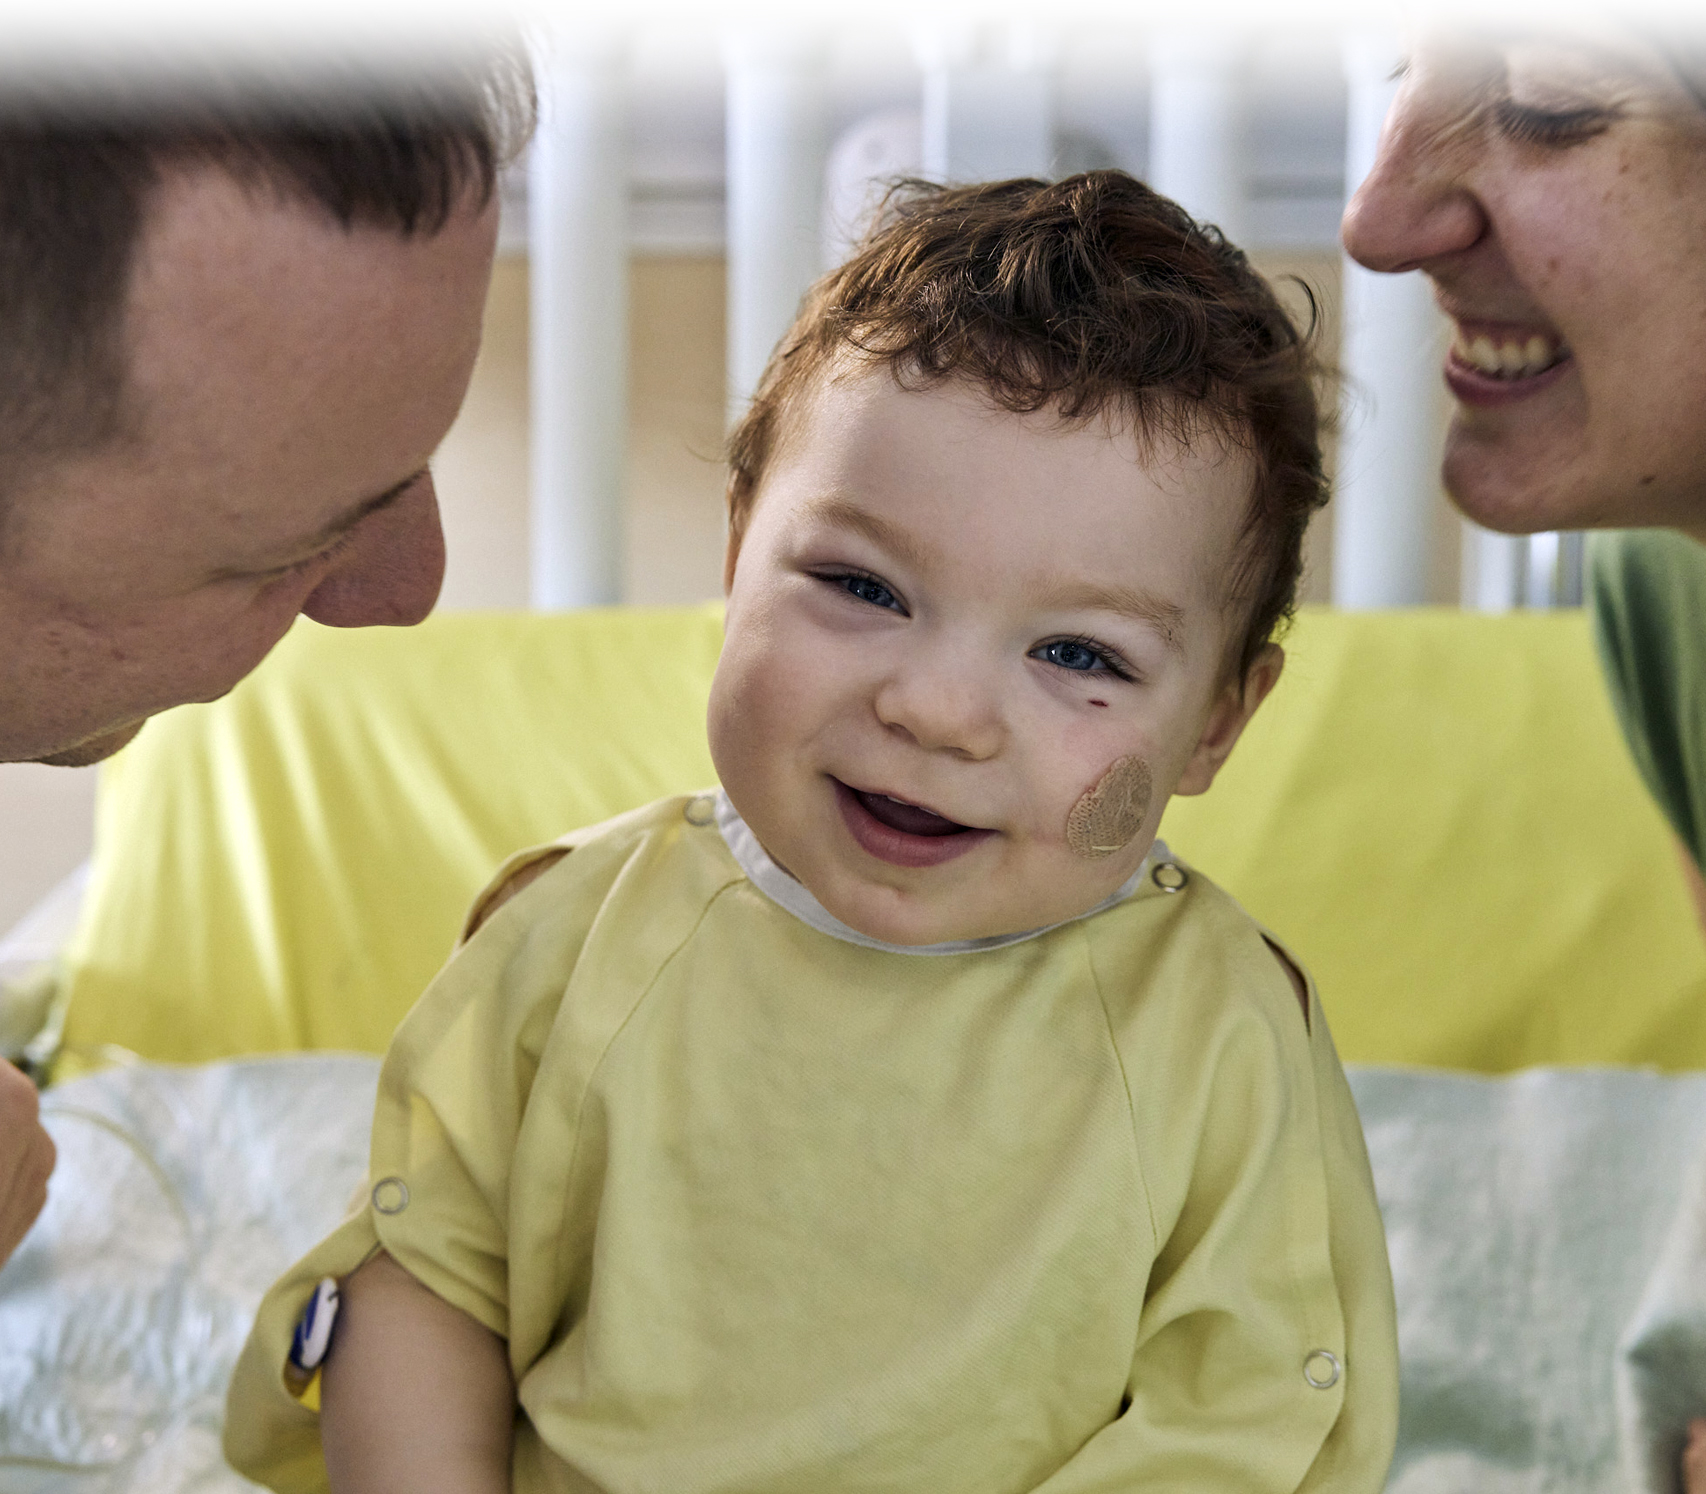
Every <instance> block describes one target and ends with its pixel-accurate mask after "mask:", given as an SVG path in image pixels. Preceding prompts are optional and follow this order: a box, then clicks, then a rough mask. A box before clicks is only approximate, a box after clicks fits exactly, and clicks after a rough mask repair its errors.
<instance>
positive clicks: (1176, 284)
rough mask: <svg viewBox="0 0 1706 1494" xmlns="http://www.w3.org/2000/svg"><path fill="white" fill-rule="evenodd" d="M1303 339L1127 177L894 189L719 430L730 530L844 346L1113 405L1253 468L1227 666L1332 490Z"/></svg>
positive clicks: (1273, 605)
mask: <svg viewBox="0 0 1706 1494" xmlns="http://www.w3.org/2000/svg"><path fill="white" fill-rule="evenodd" d="M1305 289H1307V288H1305ZM1311 306H1312V307H1313V298H1312V297H1311ZM1312 337H1313V326H1311V328H1310V329H1309V330H1308V331H1304V330H1300V329H1299V328H1298V326H1297V325H1296V324H1295V323H1294V322H1293V321H1292V319H1291V317H1290V316H1289V315H1288V314H1287V312H1286V310H1285V308H1284V307H1283V306H1282V305H1281V304H1280V301H1279V299H1278V297H1277V296H1275V294H1274V292H1273V290H1272V289H1271V288H1270V287H1269V285H1268V284H1267V282H1266V281H1265V280H1263V279H1262V277H1261V276H1260V275H1258V274H1257V273H1256V272H1255V271H1254V270H1253V269H1252V268H1251V267H1250V264H1249V261H1248V260H1247V259H1246V258H1245V257H1244V255H1243V254H1242V253H1241V252H1240V251H1239V250H1238V249H1236V248H1234V247H1233V246H1232V245H1231V244H1229V243H1227V242H1226V240H1225V238H1223V237H1222V236H1221V234H1220V232H1219V230H1218V229H1215V228H1211V227H1207V226H1205V225H1202V224H1199V223H1197V222H1195V221H1194V220H1193V219H1192V218H1191V217H1190V216H1189V215H1188V214H1187V213H1186V212H1185V211H1184V209H1182V208H1180V207H1179V206H1178V205H1177V204H1176V203H1174V202H1171V201H1169V200H1168V199H1167V198H1164V197H1161V196H1159V195H1158V194H1157V193H1155V192H1152V191H1151V190H1150V189H1149V188H1148V187H1146V186H1144V185H1143V184H1142V183H1141V182H1139V181H1137V180H1136V179H1135V178H1133V177H1131V176H1128V175H1127V174H1126V173H1125V172H1123V171H1091V172H1085V173H1083V174H1082V175H1079V176H1072V177H1068V178H1066V179H1065V180H1064V181H1060V182H1055V183H1052V184H1051V183H1048V182H1042V181H1034V180H1018V181H1006V182H991V183H986V184H983V185H978V186H969V187H942V186H937V185H934V184H931V183H928V182H918V181H907V182H902V183H899V184H898V185H897V186H896V187H895V188H893V189H892V190H891V191H890V193H889V195H888V197H887V198H886V200H885V202H884V204H883V206H882V208H881V209H880V210H879V212H878V215H877V218H876V220H875V222H874V224H873V226H872V228H871V230H870V232H869V233H868V234H867V235H866V236H865V239H864V241H863V242H862V243H861V245H860V247H859V248H858V250H857V251H856V252H855V253H854V255H853V257H852V258H851V259H849V260H848V261H847V262H846V263H845V264H844V265H842V266H841V267H840V268H839V269H837V270H834V271H832V272H831V273H830V274H828V275H826V276H824V278H823V279H821V280H820V281H818V282H817V284H816V285H814V286H813V287H812V289H811V290H810V291H809V292H808V293H807V295H806V298H805V301H804V303H803V304H802V306H801V309H800V313H799V315H798V317H797V318H796V319H795V321H794V324H793V326H792V327H791V328H790V329H789V331H788V333H787V335H786V336H785V337H784V338H783V339H782V341H781V342H780V343H779V344H778V345H777V348H776V351H775V353H774V354H773V355H772V357H771V359H770V363H769V365H768V366H767V367H766V369H765V371H764V376H763V377H762V378H761V379H760V381H759V385H758V390H757V393H756V394H755V395H754V397H753V400H752V404H751V406H750V408H749V409H748V410H747V412H746V414H745V416H744V417H743V418H742V419H741V420H740V422H739V423H738V424H737V425H736V426H735V428H734V430H733V432H732V433H731V435H730V437H729V478H728V494H727V496H728V510H729V528H730V533H731V535H732V536H733V537H734V538H735V540H736V541H737V542H738V540H739V538H740V536H741V534H742V532H743V531H744V528H745V525H746V522H747V520H748V518H749V516H750V514H751V510H752V505H753V503H754V501H755V499H756V497H757V493H758V488H759V485H760V483H761V482H762V480H763V477H764V472H765V468H766V466H767V465H768V463H769V462H770V460H771V458H772V457H773V456H774V454H775V452H776V450H777V446H778V444H779V442H780V440H781V439H782V436H783V432H784V428H785V422H786V419H787V416H788V414H789V412H790V410H791V409H792V408H793V407H794V406H795V405H797V404H798V403H799V402H800V401H801V400H802V398H803V397H805V396H806V395H807V394H808V393H809V392H810V390H811V389H812V387H813V386H814V384H815V383H816V381H818V380H821V379H823V378H824V377H826V376H829V375H830V373H831V371H832V370H833V369H834V368H836V367H837V366H839V365H841V364H842V363H844V362H845V361H847V360H848V359H855V360H858V361H859V362H862V363H866V364H869V365H872V366H878V367H886V368H887V369H889V370H890V371H891V372H892V373H893V375H894V376H895V377H896V379H898V380H899V381H900V382H901V384H902V385H903V386H904V387H908V388H917V387H921V386H927V385H929V384H933V383H936V382H938V381H941V380H944V379H950V378H953V379H963V380H965V381H967V382H968V383H970V384H972V385H974V386H976V387H978V388H980V389H982V390H983V391H984V392H985V393H986V394H987V395H988V396H989V398H990V399H991V400H993V401H994V402H995V403H996V404H997V405H998V406H999V407H1001V408H1003V409H1007V410H1011V411H1014V412H1016V413H1023V412H1033V411H1044V410H1048V411H1053V412H1055V413H1057V414H1058V415H1059V416H1060V417H1061V418H1062V419H1064V420H1066V421H1069V422H1081V421H1089V420H1092V419H1095V418H1097V417H1099V416H1103V415H1107V416H1111V417H1113V418H1115V419H1116V420H1120V421H1123V422H1125V423H1126V424H1127V425H1128V426H1129V427H1130V428H1131V429H1132V430H1133V431H1134V433H1135V434H1136V436H1137V438H1138V440H1139V442H1140V443H1144V444H1148V443H1153V442H1155V441H1156V440H1158V439H1159V440H1177V441H1179V442H1181V443H1182V444H1184V445H1186V446H1187V447H1188V446H1189V445H1190V444H1191V443H1192V442H1194V441H1197V440H1199V439H1201V438H1203V437H1205V436H1207V437H1208V438H1210V439H1218V440H1223V441H1227V442H1230V443H1232V444H1234V445H1235V446H1237V447H1240V448H1242V449H1243V450H1245V451H1246V452H1248V453H1249V455H1250V456H1251V458H1252V459H1253V462H1254V466H1255V482H1254V485H1253V491H1252V493H1251V496H1250V506H1249V511H1248V514H1247V516H1246V521H1245V527H1244V532H1243V535H1242V537H1241V539H1240V543H1239V548H1238V554H1237V559H1236V564H1235V567H1234V575H1233V577H1232V581H1231V596H1230V597H1229V599H1228V605H1230V606H1235V607H1237V608H1238V609H1239V610H1240V611H1241V612H1242V613H1243V616H1244V618H1245V622H1246V625H1245V628H1244V631H1243V636H1242V638H1241V639H1239V640H1238V646H1237V652H1236V656H1235V657H1236V663H1237V666H1238V668H1239V672H1240V674H1242V673H1243V672H1244V671H1246V670H1247V669H1248V667H1249V665H1250V664H1251V663H1252V662H1253V661H1254V659H1255V657H1256V654H1257V653H1258V652H1259V650H1260V649H1261V647H1262V645H1263V644H1264V643H1266V642H1267V641H1268V640H1269V639H1270V638H1271V637H1272V636H1273V635H1274V633H1275V631H1276V629H1278V628H1279V626H1280V625H1281V624H1282V623H1283V622H1284V621H1285V620H1286V619H1287V618H1289V617H1290V615H1291V612H1292V610H1293V608H1294V606H1295V602H1296V592H1297V583H1298V578H1299V576H1300V574H1301V572H1302V567H1303V534H1304V530H1305V529H1306V528H1307V527H1308V524H1309V520H1310V517H1311V516H1312V515H1313V514H1314V513H1315V512H1316V510H1318V509H1319V508H1320V507H1321V506H1322V505H1323V504H1324V503H1325V502H1326V501H1327V483H1326V478H1325V476H1324V474H1323V470H1322V462H1321V445H1320V433H1321V416H1320V411H1319V408H1318V405H1317V401H1316V394H1315V388H1314V380H1315V379H1316V377H1317V376H1318V373H1319V370H1318V367H1317V364H1316V360H1315V355H1314V352H1313V348H1312Z"/></svg>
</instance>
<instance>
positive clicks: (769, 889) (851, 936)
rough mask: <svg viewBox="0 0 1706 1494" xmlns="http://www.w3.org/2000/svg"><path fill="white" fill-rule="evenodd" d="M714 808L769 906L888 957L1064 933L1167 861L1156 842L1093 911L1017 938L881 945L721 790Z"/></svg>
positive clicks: (968, 949) (970, 949) (967, 950)
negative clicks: (781, 856) (820, 894)
mask: <svg viewBox="0 0 1706 1494" xmlns="http://www.w3.org/2000/svg"><path fill="white" fill-rule="evenodd" d="M716 805H717V829H718V830H720V831H721V832H722V835H723V841H724V843H725V844H726V845H727V846H728V848H729V854H730V855H732V856H733V857H734V858H735V860H736V861H737V862H739V864H740V869H741V870H742V871H743V872H745V873H746V875H747V879H748V880H749V881H750V882H751V883H752V885H753V886H754V887H756V888H757V889H758V890H759V891H760V892H762V893H763V894H764V895H765V896H766V897H767V898H769V899H770V901H771V902H773V903H775V904H776V905H777V906H778V907H780V908H782V909H784V910H786V911H787V912H789V913H792V914H793V915H794V917H795V918H797V919H799V920H800V922H801V923H806V924H810V925H811V926H812V927H813V928H814V929H816V930H817V931H818V932H819V933H822V934H828V935H829V936H830V937H831V938H834V939H841V940H844V941H845V942H846V943H848V944H858V945H862V946H863V947H864V948H866V949H881V950H886V951H888V952H889V953H890V954H903V955H957V954H976V953H978V952H980V951H982V950H985V949H1005V948H1006V947H1007V946H1008V945H1009V944H1022V943H1024V942H1025V940H1027V939H1035V938H1036V937H1037V936H1038V935H1040V934H1046V933H1048V932H1049V930H1050V929H1058V928H1064V927H1065V926H1066V925H1067V924H1069V923H1077V922H1078V920H1079V919H1081V918H1091V917H1093V916H1094V915H1095V914H1097V913H1101V912H1103V911H1104V910H1105V909H1108V908H1112V907H1113V906H1114V905H1115V904H1116V903H1123V902H1124V901H1125V900H1126V899H1127V898H1128V897H1130V896H1131V895H1132V893H1133V892H1135V891H1136V890H1137V885H1138V883H1139V882H1141V881H1142V880H1143V874H1144V872H1145V870H1147V869H1148V867H1149V866H1150V864H1151V863H1153V862H1157V861H1165V860H1167V859H1168V851H1167V847H1166V846H1165V845H1163V844H1162V843H1161V842H1160V841H1156V842H1155V844H1154V846H1153V847H1152V848H1151V849H1150V852H1149V854H1148V855H1147V856H1146V857H1144V859H1143V864H1142V865H1141V866H1139V867H1138V869H1137V870H1136V871H1134V872H1133V873H1132V874H1131V876H1130V877H1129V878H1127V879H1126V881H1125V882H1123V883H1122V884H1121V885H1120V886H1119V887H1118V888H1116V889H1115V890H1114V892H1113V893H1111V894H1110V895H1109V896H1107V897H1105V898H1103V899H1102V901H1101V902H1099V903H1097V904H1096V906H1095V907H1094V908H1086V909H1085V910H1084V911H1083V912H1082V913H1080V914H1078V915H1077V917H1075V918H1065V919H1062V920H1061V921H1060V922H1059V923H1051V924H1049V925H1047V926H1046V927H1044V928H1040V929H1026V930H1024V931H1022V932H1020V933H1017V934H993V935H991V936H989V937H988V938H984V939H949V940H946V941H944V942H943V943H941V944H890V943H888V942H887V941H886V940H882V939H873V938H871V936H870V935H869V934H861V933H860V932H859V931H858V929H855V928H851V927H849V926H848V925H847V924H845V923H843V922H842V921H841V920H840V919H839V918H837V917H836V916H835V915H834V914H833V913H831V912H830V911H829V909H827V908H826V907H824V905H823V904H822V903H820V902H819V901H818V900H817V899H816V898H815V897H813V896H812V894H811V893H810V892H809V891H808V890H807V888H806V886H805V884H804V883H803V882H800V881H797V880H796V879H795V878H793V877H791V876H789V875H788V873H787V872H785V871H783V870H782V868H781V867H779V866H778V865H777V864H776V863H775V862H774V861H772V860H771V859H770V853H769V852H768V851H766V850H765V849H764V847H763V846H761V845H760V844H759V843H758V837H757V836H756V835H754V834H753V833H752V831H751V829H750V828H749V827H748V826H747V823H746V821H745V820H743V819H742V818H741V817H740V811H739V810H737V809H736V808H735V807H734V805H733V804H732V803H731V802H730V801H729V796H728V795H727V794H726V793H724V792H723V790H722V789H718V790H717V794H716Z"/></svg>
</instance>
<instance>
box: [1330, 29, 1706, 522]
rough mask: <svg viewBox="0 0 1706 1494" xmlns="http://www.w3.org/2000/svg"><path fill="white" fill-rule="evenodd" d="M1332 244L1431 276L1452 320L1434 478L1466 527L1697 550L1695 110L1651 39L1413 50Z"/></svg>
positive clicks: (1699, 400)
mask: <svg viewBox="0 0 1706 1494" xmlns="http://www.w3.org/2000/svg"><path fill="white" fill-rule="evenodd" d="M1344 240H1345V247H1346V249H1347V250H1349V252H1350V253H1351V255H1352V256H1353V257H1354V258H1355V259H1357V260H1360V261H1361V262H1362V263H1363V264H1365V265H1367V266H1368V267H1369V268H1370V269H1374V270H1388V271H1396V270H1410V269H1418V268H1419V269H1422V270H1425V271H1426V272H1427V274H1428V276H1429V277H1430V278H1431V279H1432V280H1433V283H1434V288H1435V293H1436V295H1437V297H1438V300H1439V304H1440V306H1441V308H1442V309H1443V310H1444V311H1445V313H1446V315H1447V316H1449V317H1450V318H1451V319H1452V321H1453V322H1454V323H1455V326H1456V333H1457V335H1456V337H1455V339H1454V341H1453V345H1452V349H1451V351H1450V353H1449V354H1448V355H1447V358H1446V368H1445V377H1446V382H1447V384H1448V385H1449V386H1450V388H1451V392H1452V394H1453V395H1454V396H1455V398H1456V411H1455V415H1454V418H1453V420H1452V425H1451V434H1450V436H1449V438H1448V441H1447V445H1446V455H1445V483H1446V487H1447V488H1448V489H1449V490H1450V492H1451V494H1452V496H1453V497H1454V498H1456V500H1457V501H1458V503H1459V504H1460V505H1461V506H1462V507H1463V509H1464V510H1465V512H1467V513H1468V514H1469V515H1470V516H1471V517H1472V518H1475V519H1477V520H1479V521H1480V522H1481V523H1483V524H1487V525H1489V526H1491V527H1492V528H1495V529H1502V530H1507V531H1528V530H1539V529H1563V528H1582V527H1590V526H1599V525H1613V526H1616V525H1628V526H1634V525H1646V524H1663V525H1674V526H1677V527H1679V528H1683V529H1687V530H1690V531H1691V532H1693V533H1695V534H1696V535H1698V536H1700V537H1703V538H1706V109H1703V108H1702V106H1701V104H1700V102H1699V101H1698V100H1696V99H1695V97H1694V96H1693V95H1692V94H1690V93H1689V91H1688V90H1687V89H1686V88H1685V87H1684V86H1683V84H1682V82H1681V81H1680V80H1679V78H1678V77H1677V75H1676V74H1675V73H1674V72H1673V71H1672V70H1671V68H1670V67H1669V66H1668V65H1667V63H1666V61H1665V58H1664V56H1663V55H1662V54H1661V53H1660V51H1659V50H1658V49H1657V48H1656V47H1654V46H1651V45H1649V44H1646V43H1642V42H1637V41H1635V40H1632V39H1630V38H1629V37H1627V36H1617V35H1613V34H1609V33H1608V34H1594V35H1591V36H1590V35H1586V34H1577V35H1574V36H1571V37H1567V38H1560V37H1544V38H1542V37H1528V38H1523V39H1518V40H1509V39H1501V40H1499V41H1496V42H1495V41H1471V40H1464V39H1452V40H1449V41H1438V42H1435V43H1432V44H1429V45H1427V46H1424V47H1422V48H1421V49H1419V50H1418V51H1417V52H1416V53H1415V54H1414V55H1413V57H1412V59H1411V61H1410V63H1409V65H1408V69H1407V72H1406V74H1405V77H1404V81H1403V85H1402V87H1401V89H1400V91H1399V94H1398V98H1397V101H1396V103H1395V104H1394V105H1393V109H1392V113H1391V115H1390V116H1389V117H1388V119H1387V121H1386V127H1385V130H1384V132H1383V134H1382V136H1381V142H1380V154H1379V158H1378V160H1377V161H1376V163H1375V167H1374V170H1373V171H1372V172H1371V173H1370V175H1369V177H1368V179H1367V180H1366V181H1365V182H1364V184H1363V185H1362V187H1361V189H1360V190H1359V191H1358V192H1357V194H1356V196H1355V197H1354V198H1353V199H1352V201H1351V204H1350V207H1349V209H1348V210H1347V211H1346V213H1345V223H1344Z"/></svg>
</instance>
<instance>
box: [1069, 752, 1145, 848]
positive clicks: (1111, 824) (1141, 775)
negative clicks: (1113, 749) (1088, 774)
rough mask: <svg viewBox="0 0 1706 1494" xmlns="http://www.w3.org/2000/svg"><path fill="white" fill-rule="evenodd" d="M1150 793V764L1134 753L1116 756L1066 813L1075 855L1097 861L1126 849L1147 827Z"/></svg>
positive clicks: (1070, 844)
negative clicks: (1146, 818) (1146, 819)
mask: <svg viewBox="0 0 1706 1494" xmlns="http://www.w3.org/2000/svg"><path fill="white" fill-rule="evenodd" d="M1149 796H1150V777H1149V764H1148V763H1146V762H1145V761H1144V760H1143V759H1142V758H1141V757H1135V756H1130V755H1128V756H1126V757H1117V758H1115V759H1114V760H1113V762H1111V763H1109V764H1108V771H1107V772H1106V773H1104V774H1103V775H1102V776H1101V777H1100V778H1099V779H1098V780H1097V781H1096V784H1095V787H1093V788H1089V789H1086V790H1085V791H1084V793H1083V795H1082V796H1081V797H1080V798H1079V800H1078V802H1077V803H1076V804H1074V805H1073V806H1072V810H1071V813H1069V814H1068V815H1067V816H1066V843H1067V845H1068V846H1070V847H1071V848H1072V852H1073V854H1074V855H1077V856H1083V857H1084V858H1086V859H1087V860H1090V861H1095V860H1098V859H1100V858H1101V857H1103V856H1112V855H1113V854H1114V852H1115V851H1123V850H1124V849H1125V848H1126V847H1127V846H1129V845H1130V844H1131V843H1132V841H1134V840H1136V839H1137V833H1138V831H1140V830H1141V829H1143V821H1144V817H1145V816H1146V815H1147V814H1148V813H1149Z"/></svg>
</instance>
